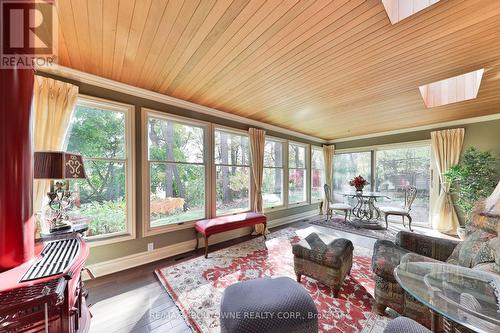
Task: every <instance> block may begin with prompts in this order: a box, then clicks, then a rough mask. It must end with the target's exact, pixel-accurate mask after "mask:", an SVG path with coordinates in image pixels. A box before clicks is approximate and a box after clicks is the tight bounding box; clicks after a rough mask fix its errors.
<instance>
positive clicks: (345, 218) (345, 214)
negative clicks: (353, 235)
mask: <svg viewBox="0 0 500 333" xmlns="http://www.w3.org/2000/svg"><path fill="white" fill-rule="evenodd" d="M344 222H347V210H346V211H345V212H344Z"/></svg>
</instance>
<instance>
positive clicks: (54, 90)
mask: <svg viewBox="0 0 500 333" xmlns="http://www.w3.org/2000/svg"><path fill="white" fill-rule="evenodd" d="M34 85H35V86H34V91H33V94H34V96H33V112H34V125H33V127H34V145H35V151H41V150H61V149H62V148H63V144H64V138H65V134H66V131H67V129H68V126H69V122H70V119H71V113H72V112H73V108H74V107H75V103H76V99H77V97H78V87H77V86H75V85H72V84H70V83H66V82H62V81H58V80H54V79H51V78H47V77H43V76H39V75H35V83H34ZM48 190H49V181H48V180H35V181H34V183H33V200H34V202H33V204H34V209H35V212H37V211H39V210H40V208H41V207H42V202H43V200H44V198H45V196H46V193H47V191H48Z"/></svg>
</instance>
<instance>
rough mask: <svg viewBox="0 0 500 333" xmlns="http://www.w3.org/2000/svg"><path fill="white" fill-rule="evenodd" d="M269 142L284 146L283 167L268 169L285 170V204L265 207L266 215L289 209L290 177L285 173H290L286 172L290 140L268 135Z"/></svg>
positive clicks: (283, 178) (283, 188) (283, 194)
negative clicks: (287, 202)
mask: <svg viewBox="0 0 500 333" xmlns="http://www.w3.org/2000/svg"><path fill="white" fill-rule="evenodd" d="M267 140H269V141H274V142H279V143H281V144H282V145H283V149H282V152H283V156H282V167H281V168H278V167H274V168H273V167H267V168H268V169H281V170H283V177H282V181H283V184H282V188H281V191H282V192H283V193H282V196H283V203H282V204H281V205H278V206H272V207H265V208H264V213H269V212H275V211H279V210H284V209H287V208H288V207H287V206H286V200H287V198H288V186H287V183H288V175H287V174H285V173H288V171H286V170H287V165H288V155H287V153H286V152H287V151H288V140H285V139H281V138H277V137H274V136H269V135H266V141H267ZM285 156H286V157H287V158H286V159H285ZM264 169H266V167H264ZM285 188H286V192H285ZM262 205H263V206H264V200H262Z"/></svg>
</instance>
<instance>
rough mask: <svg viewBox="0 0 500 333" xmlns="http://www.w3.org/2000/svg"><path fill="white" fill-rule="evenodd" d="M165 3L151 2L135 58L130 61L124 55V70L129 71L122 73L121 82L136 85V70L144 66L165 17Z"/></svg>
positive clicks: (137, 76)
mask: <svg viewBox="0 0 500 333" xmlns="http://www.w3.org/2000/svg"><path fill="white" fill-rule="evenodd" d="M167 3H168V1H165V0H153V1H152V2H151V7H150V10H149V13H148V16H147V18H146V22H145V25H144V28H143V30H142V32H141V37H140V40H139V45H138V46H137V51H136V53H135V56H134V58H133V59H132V58H131V57H130V55H129V56H127V54H126V55H125V64H124V66H125V68H129V69H130V70H128V71H125V72H124V73H122V81H123V82H131V83H133V84H137V80H138V78H139V73H140V70H138V69H142V67H143V66H144V63H145V61H146V58H147V56H148V52H149V50H150V49H151V47H152V45H153V41H154V39H155V37H156V35H157V33H158V30H159V28H160V25H161V22H162V19H163V17H164V15H166V14H165V10H166V8H167ZM129 57H130V58H129Z"/></svg>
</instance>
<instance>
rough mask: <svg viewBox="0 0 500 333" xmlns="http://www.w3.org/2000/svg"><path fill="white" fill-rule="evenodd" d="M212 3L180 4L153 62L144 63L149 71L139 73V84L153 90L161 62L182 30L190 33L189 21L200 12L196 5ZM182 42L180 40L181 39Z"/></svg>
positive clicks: (174, 44) (203, 5) (203, 6)
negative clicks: (166, 36)
mask: <svg viewBox="0 0 500 333" xmlns="http://www.w3.org/2000/svg"><path fill="white" fill-rule="evenodd" d="M207 4H208V5H210V6H211V5H212V4H213V2H212V0H209V1H207V2H205V1H200V0H188V1H185V2H184V4H183V5H182V7H181V9H180V11H179V14H178V15H177V17H176V19H175V21H174V22H173V25H172V27H171V29H170V33H169V34H168V38H167V39H166V40H164V41H163V43H162V45H160V51H159V52H158V55H157V56H156V59H155V61H154V63H149V62H147V63H146V64H145V65H146V66H147V67H149V69H150V71H149V72H145V71H143V73H142V74H141V82H140V86H141V87H143V88H145V89H148V90H154V89H153V86H154V84H155V79H154V78H155V77H156V76H157V75H158V73H160V71H161V68H162V67H163V64H165V62H166V61H168V59H169V58H170V55H171V54H172V52H173V51H174V50H175V49H176V48H177V45H178V43H179V41H180V40H181V37H182V35H183V34H184V31H185V30H186V29H188V31H187V32H186V34H189V33H190V30H191V29H190V26H189V23H190V22H191V19H192V18H193V16H194V15H197V16H198V15H199V13H200V12H198V14H196V13H197V9H198V7H199V6H200V5H201V6H202V8H204V9H205V8H206V5H207ZM201 12H202V13H203V11H201ZM181 43H182V40H181Z"/></svg>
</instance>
